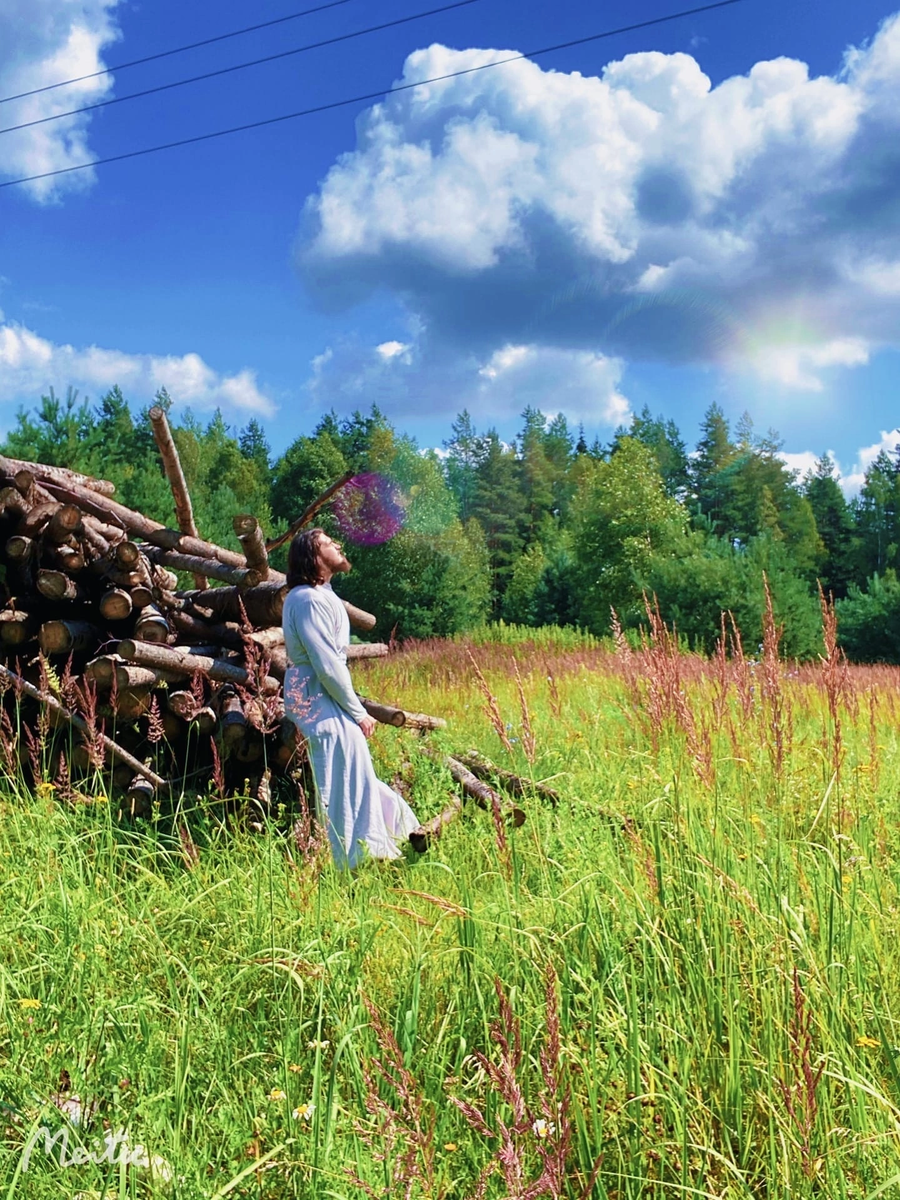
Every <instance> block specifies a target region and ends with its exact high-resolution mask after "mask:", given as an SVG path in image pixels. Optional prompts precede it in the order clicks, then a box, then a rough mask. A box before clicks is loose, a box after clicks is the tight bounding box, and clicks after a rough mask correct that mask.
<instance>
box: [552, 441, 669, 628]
mask: <svg viewBox="0 0 900 1200" xmlns="http://www.w3.org/2000/svg"><path fill="white" fill-rule="evenodd" d="M572 513H573V534H572V537H573V551H574V557H575V562H576V564H577V568H578V576H579V580H580V583H581V607H582V612H583V614H584V621H585V623H586V624H587V625H588V627H589V628H590V629H592V630H593V631H594V632H597V633H603V632H605V631H606V630H607V629H608V628H609V622H610V609H611V608H614V609H616V611H617V612H619V614H620V616H630V615H631V614H632V613H633V612H635V611H636V610H637V608H638V606H639V603H640V595H641V582H640V581H641V580H642V579H643V577H644V576H645V574H646V572H647V568H648V567H649V565H650V563H651V561H652V559H653V557H654V556H655V555H659V554H667V553H669V552H671V549H672V548H673V547H674V546H676V545H678V544H679V541H680V539H681V538H682V537H683V533H684V528H685V525H686V522H687V512H686V511H685V509H684V508H683V507H682V505H680V504H679V503H678V501H677V500H674V499H672V497H671V496H667V495H666V492H665V489H664V487H663V482H662V478H661V477H660V474H659V467H658V465H657V459H656V456H655V454H654V453H653V451H652V450H650V449H648V447H646V446H644V445H643V444H642V443H641V442H638V441H635V439H634V438H627V437H623V438H622V439H621V440H620V442H619V446H618V448H617V450H616V453H615V454H613V455H612V457H611V458H610V459H609V460H608V461H607V462H590V461H587V462H586V463H585V465H584V467H583V470H582V474H581V477H580V479H579V483H578V491H577V492H576V494H575V497H574V499H573V501H572Z"/></svg>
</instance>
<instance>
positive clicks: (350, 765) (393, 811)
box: [282, 584, 419, 867]
mask: <svg viewBox="0 0 900 1200" xmlns="http://www.w3.org/2000/svg"><path fill="white" fill-rule="evenodd" d="M282 625H283V627H284V641H285V647H286V649H287V655H288V659H289V661H290V662H291V663H292V666H290V667H289V668H288V670H287V673H286V675H285V678H284V705H285V712H286V713H287V715H288V716H289V717H290V719H291V720H292V721H293V722H294V724H295V725H296V726H297V728H298V729H299V730H300V733H301V734H302V735H303V737H304V738H305V739H306V743H307V747H308V752H309V758H310V762H311V763H312V769H313V776H314V778H315V781H316V791H317V800H318V805H319V817H320V819H321V820H324V821H325V822H326V825H327V829H328V839H329V841H330V843H331V851H332V854H333V855H334V861H335V863H336V864H337V866H339V867H355V866H356V865H357V864H358V863H359V862H360V860H361V859H362V858H364V857H365V855H366V854H367V853H368V854H369V855H370V856H371V857H373V858H400V857H402V855H401V851H400V849H399V847H398V845H397V842H398V841H400V840H402V839H405V838H407V837H408V836H409V834H410V833H412V831H413V830H414V829H417V828H418V827H419V822H418V820H417V818H416V815H415V813H414V812H413V811H412V809H411V808H410V807H409V805H408V804H407V803H406V801H405V800H404V799H403V797H402V796H399V795H398V794H397V793H396V792H395V791H394V790H393V789H392V788H390V787H388V785H387V784H386V783H382V781H381V780H380V779H379V778H378V777H377V776H376V774H375V768H374V767H373V765H372V757H371V755H370V754H369V747H368V744H367V742H366V738H365V734H364V733H363V731H362V730H361V729H360V727H359V724H358V722H359V721H360V720H362V718H363V717H365V715H366V710H365V709H364V708H363V706H362V704H360V702H359V697H358V696H357V695H356V692H355V691H354V690H353V684H352V682H351V680H350V672H349V671H348V669H347V646H348V645H349V642H350V622H349V620H348V619H347V610H346V609H345V608H344V605H343V604H342V603H341V601H340V600H339V599H338V597H337V596H336V595H335V594H334V592H333V591H332V590H331V585H330V584H322V585H320V586H318V587H308V586H305V585H304V586H301V587H296V588H293V589H292V590H291V591H290V592H289V593H288V595H287V598H286V599H285V602H284V613H283V616H282Z"/></svg>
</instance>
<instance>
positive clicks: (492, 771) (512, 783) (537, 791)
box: [459, 752, 559, 806]
mask: <svg viewBox="0 0 900 1200" xmlns="http://www.w3.org/2000/svg"><path fill="white" fill-rule="evenodd" d="M459 761H460V762H461V763H462V764H463V766H465V767H468V768H469V770H470V771H471V772H472V773H473V774H474V775H477V776H478V778H479V779H482V780H484V779H494V780H496V781H497V783H498V784H499V785H500V786H502V787H503V788H505V789H506V791H508V792H511V793H512V794H513V795H514V796H528V795H538V796H544V797H546V799H547V800H549V801H550V803H551V804H553V805H554V806H555V805H557V804H558V803H559V792H556V791H554V790H553V788H552V787H548V786H547V784H546V783H536V782H534V781H533V780H531V779H523V778H522V776H521V775H516V774H514V772H512V771H507V770H506V769H505V768H504V767H498V766H495V764H494V763H492V762H490V761H489V760H488V759H486V758H483V757H482V756H481V755H480V754H477V753H475V752H472V753H471V754H461V755H460V756H459Z"/></svg>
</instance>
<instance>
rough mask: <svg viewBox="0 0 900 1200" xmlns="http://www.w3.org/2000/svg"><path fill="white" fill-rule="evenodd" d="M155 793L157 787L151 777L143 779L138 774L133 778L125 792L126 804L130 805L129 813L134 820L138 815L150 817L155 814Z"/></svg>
mask: <svg viewBox="0 0 900 1200" xmlns="http://www.w3.org/2000/svg"><path fill="white" fill-rule="evenodd" d="M155 795H156V788H155V787H154V786H153V784H152V783H151V782H150V780H149V779H142V778H141V777H140V776H138V775H136V776H135V777H134V779H132V781H131V783H130V784H129V785H128V790H127V791H126V793H125V804H126V805H127V807H128V815H129V816H130V817H131V818H132V820H134V819H135V818H136V817H150V816H152V815H153V798H154V796H155Z"/></svg>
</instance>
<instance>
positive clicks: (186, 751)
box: [0, 410, 441, 813]
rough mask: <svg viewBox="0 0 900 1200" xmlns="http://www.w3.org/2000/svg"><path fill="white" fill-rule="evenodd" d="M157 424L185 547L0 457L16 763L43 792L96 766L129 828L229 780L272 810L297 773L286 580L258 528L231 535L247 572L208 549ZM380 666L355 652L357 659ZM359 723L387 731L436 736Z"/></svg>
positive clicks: (98, 487) (383, 712) (72, 476)
mask: <svg viewBox="0 0 900 1200" xmlns="http://www.w3.org/2000/svg"><path fill="white" fill-rule="evenodd" d="M151 420H152V424H153V428H154V432H155V433H156V436H157V444H158V445H159V447H160V452H161V456H162V458H163V462H164V466H165V470H166V474H167V477H168V478H169V481H170V483H171V485H172V490H173V495H174V497H175V507H176V512H177V514H178V522H179V525H180V528H179V529H177V530H175V529H169V528H167V527H166V526H164V525H162V524H161V523H159V522H157V521H153V520H151V519H150V518H148V517H146V516H144V515H143V514H142V513H138V512H135V511H133V510H131V509H129V508H127V507H126V506H124V505H122V504H120V503H119V502H118V501H117V500H115V499H114V498H113V492H114V488H113V485H112V484H111V483H108V482H106V481H103V480H96V479H91V478H88V477H86V476H83V475H78V474H76V473H75V472H72V471H67V470H65V469H63V468H61V467H51V466H46V465H43V464H37V463H24V462H21V461H19V460H16V459H10V458H6V457H3V456H0V566H2V567H3V568H4V571H3V576H4V582H3V583H0V665H2V670H0V688H2V687H5V689H6V696H5V700H4V704H5V707H6V710H7V712H8V714H9V715H10V716H12V706H13V704H14V703H17V704H18V705H19V706H20V719H24V720H26V722H28V721H30V727H31V728H33V730H34V731H35V733H34V737H33V738H32V740H29V739H28V738H26V739H25V740H26V742H27V743H28V745H29V746H32V745H38V747H39V752H40V753H39V752H38V751H34V752H31V751H27V749H25V750H22V751H21V757H22V758H24V760H25V763H26V767H28V764H29V762H30V763H31V766H30V767H28V769H30V770H31V771H32V773H33V775H34V776H35V778H37V777H38V775H39V774H41V775H42V776H43V777H44V778H47V776H46V771H47V766H46V764H47V762H50V761H52V762H53V763H54V764H56V765H58V767H59V769H60V770H62V766H63V764H64V767H65V771H67V772H69V773H70V774H78V773H83V774H90V772H91V771H95V770H97V769H100V768H101V765H102V769H103V770H104V772H107V771H108V775H107V776H106V777H107V778H111V779H112V781H113V783H114V785H115V786H117V787H119V788H120V789H121V790H122V792H123V793H124V794H125V796H126V797H127V803H128V806H129V807H130V810H131V811H132V812H135V813H145V812H147V811H148V806H149V804H150V803H151V801H152V798H153V796H154V795H155V794H158V792H159V790H160V789H161V788H163V787H165V786H167V785H172V786H190V787H192V788H194V789H198V788H199V789H202V788H203V786H204V776H206V777H209V775H210V774H211V773H217V774H218V772H219V771H220V770H221V771H223V772H224V775H225V782H226V787H231V788H232V789H234V790H239V791H240V790H242V789H246V787H247V784H248V782H249V785H250V787H251V788H255V789H257V790H259V789H263V790H265V791H266V792H267V794H269V792H270V786H271V775H272V774H278V773H279V772H285V771H289V770H292V769H294V768H296V765H297V762H298V750H297V747H296V744H295V738H294V730H293V726H292V725H291V723H290V721H288V720H286V719H285V716H284V701H283V697H282V694H281V687H282V682H283V679H284V674H285V670H286V667H287V658H286V652H285V647H284V639H283V635H282V633H281V615H282V607H283V604H284V599H285V596H286V595H287V586H286V583H285V577H284V575H283V574H281V573H280V572H279V571H276V570H275V569H274V568H272V567H271V566H270V564H269V560H268V549H267V546H266V541H265V538H264V536H263V532H262V529H261V527H260V525H259V522H258V521H257V520H256V518H255V517H253V516H252V515H250V514H240V515H238V516H236V517H235V518H234V530H235V535H236V537H237V539H238V541H239V542H240V544H241V547H242V549H243V554H239V553H237V552H235V551H232V550H228V549H226V548H225V547H222V546H217V545H214V544H213V543H209V542H206V541H203V540H202V539H201V538H200V537H199V536H198V533H197V530H196V527H195V526H194V521H193V512H192V509H191V506H190V500H189V497H188V496H187V489H186V487H185V484H184V477H183V474H182V473H181V469H180V465H179V464H178V461H177V451H176V450H175V446H174V442H173V440H172V438H171V434H170V433H169V432H168V425H167V422H166V418H165V413H164V412H162V410H158V411H157V410H154V412H152V413H151ZM343 482H345V480H340V481H339V482H338V485H335V486H334V487H332V488H330V489H329V490H328V493H326V495H325V498H326V499H327V497H328V496H329V495H331V494H333V492H334V491H335V490H336V488H337V486H339V485H340V484H342V483H343ZM320 501H322V498H320ZM320 507H321V503H320V502H316V503H315V504H313V505H311V506H310V508H309V509H308V510H307V514H304V517H303V518H301V520H300V521H299V522H295V525H294V526H292V529H295V528H296V527H297V526H298V525H299V524H302V521H303V520H304V519H308V517H311V516H312V515H314V513H315V512H316V511H318V508H320ZM179 574H180V576H181V579H180V578H179ZM185 576H187V577H189V578H190V581H191V583H192V584H193V586H190V587H185V586H183V584H182V582H181V580H183V579H184V578H185ZM347 611H348V616H349V619H350V622H351V625H352V626H353V627H354V628H355V629H358V630H363V631H366V632H369V631H371V629H372V628H373V627H374V625H375V623H376V619H375V617H374V616H372V615H371V614H369V613H365V612H362V611H360V610H358V609H355V608H353V606H352V605H349V604H348V605H347ZM387 650H388V648H387V646H385V645H383V644H380V643H368V644H360V645H358V646H351V647H350V648H349V651H348V658H351V659H352V658H355V657H371V656H374V655H382V654H386V653H387ZM366 706H367V708H368V710H369V711H370V712H371V713H372V714H373V715H375V716H376V719H378V720H382V721H385V722H387V723H389V724H393V725H402V724H407V725H413V726H415V727H417V728H420V729H424V728H434V727H436V726H437V725H438V724H441V722H440V721H439V720H438V719H437V718H429V717H426V716H424V715H422V714H413V713H406V712H404V711H403V710H402V709H395V708H389V707H387V706H380V705H377V704H375V703H373V702H369V701H366ZM42 714H43V715H42ZM0 722H2V718H0ZM38 734H40V737H39V736H38ZM41 739H43V742H42V741H41ZM48 739H50V740H53V739H55V742H54V745H56V743H57V742H58V746H57V747H56V749H55V750H54V752H53V754H47V753H45V752H44V751H45V749H46V747H45V745H44V743H45V742H46V741H47V740H48ZM0 743H2V730H0ZM54 755H55V757H54ZM38 757H41V765H40V766H38V763H37V759H38ZM61 777H62V776H60V778H61ZM52 781H53V780H51V782H52ZM60 786H62V785H60Z"/></svg>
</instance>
